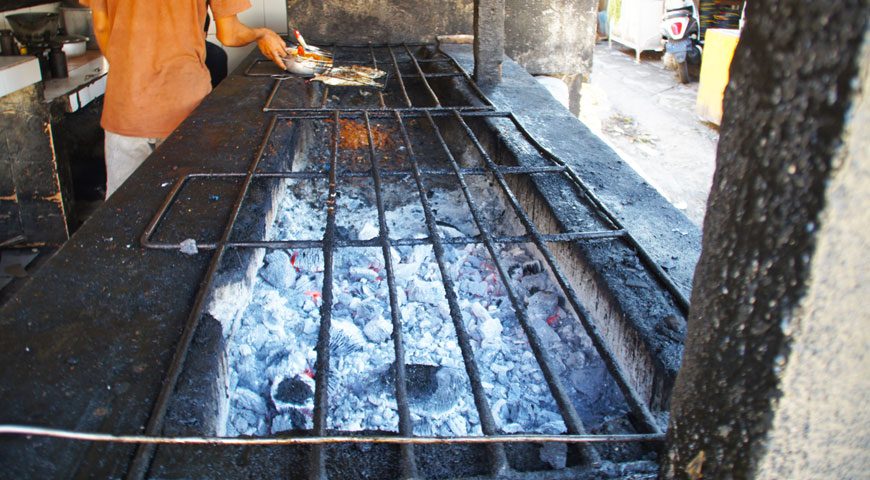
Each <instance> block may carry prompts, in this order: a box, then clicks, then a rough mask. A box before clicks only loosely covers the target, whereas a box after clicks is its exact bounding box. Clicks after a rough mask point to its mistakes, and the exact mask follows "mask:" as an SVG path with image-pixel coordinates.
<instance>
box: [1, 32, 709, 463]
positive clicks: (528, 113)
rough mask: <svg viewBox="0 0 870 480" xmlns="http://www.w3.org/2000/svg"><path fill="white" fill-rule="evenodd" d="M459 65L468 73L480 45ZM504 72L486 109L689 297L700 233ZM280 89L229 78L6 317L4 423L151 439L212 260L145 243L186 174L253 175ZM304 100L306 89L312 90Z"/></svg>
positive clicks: (66, 459) (100, 455)
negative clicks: (582, 190)
mask: <svg viewBox="0 0 870 480" xmlns="http://www.w3.org/2000/svg"><path fill="white" fill-rule="evenodd" d="M451 53H452V54H454V55H455V56H456V58H457V59H459V61H460V62H461V63H463V65H465V67H466V70H467V71H471V68H470V62H471V58H472V52H471V49H470V47H457V48H456V49H454V50H452V52H451ZM255 55H256V54H255ZM243 66H246V64H243ZM504 71H505V76H504V79H505V81H504V82H503V83H502V84H501V85H500V86H499V87H497V88H495V89H494V90H493V91H491V92H490V93H489V95H490V98H492V99H493V100H494V101H495V102H496V105H497V106H498V107H499V108H504V109H510V110H513V111H514V112H515V113H516V114H517V116H518V117H519V118H520V121H522V122H523V124H524V125H526V127H527V128H529V130H530V131H531V133H532V134H533V135H535V137H536V138H537V139H538V140H540V141H541V143H543V144H544V145H545V146H546V147H547V148H549V149H551V150H552V151H553V152H554V153H555V154H557V155H559V156H560V157H561V158H563V159H565V160H566V161H568V162H569V163H570V164H572V166H573V167H574V169H575V170H576V171H577V172H578V174H580V176H581V177H582V178H584V179H585V180H586V181H587V182H589V183H590V184H591V185H592V187H593V188H595V189H596V192H597V193H598V195H599V196H600V197H601V198H602V199H603V200H604V201H605V202H606V203H607V204H608V206H609V207H610V208H611V209H612V210H613V211H614V212H615V213H616V215H617V216H618V217H619V218H620V219H621V220H622V221H623V222H624V223H625V224H626V226H627V227H628V228H629V229H630V230H631V231H632V232H633V233H634V234H635V235H636V236H637V237H638V238H639V239H640V241H641V242H642V243H644V244H645V246H646V247H647V249H648V250H649V251H650V253H651V254H652V256H653V258H654V259H656V261H657V262H659V263H660V264H663V265H666V266H668V268H669V271H670V272H671V274H672V275H673V276H674V277H675V279H676V281H677V283H678V284H680V285H682V286H683V287H684V288H685V289H687V286H688V285H690V284H691V273H692V268H693V264H694V261H695V258H696V256H697V252H698V247H699V239H700V232H698V231H697V229H696V228H695V227H693V226H692V224H691V223H690V222H689V221H688V219H686V217H685V216H684V215H682V214H681V213H680V212H679V211H677V210H676V209H674V208H673V207H671V206H670V205H669V204H667V202H666V201H665V200H664V199H663V198H662V197H661V196H660V195H658V194H657V193H656V192H655V191H654V190H653V189H652V188H651V187H649V186H648V185H647V184H646V183H645V182H643V180H642V179H640V177H639V176H637V175H636V174H635V173H634V172H633V171H631V170H630V168H629V167H628V166H627V165H625V164H624V162H622V161H620V160H619V158H618V156H616V154H615V153H613V151H612V150H610V149H609V148H608V147H606V146H605V145H604V143H603V142H601V141H600V140H599V139H598V138H596V137H595V136H594V135H592V134H591V133H590V132H589V131H588V129H586V128H585V127H584V126H583V125H582V124H581V123H580V122H579V121H577V120H576V119H574V118H573V117H571V115H570V113H569V112H568V111H567V110H565V109H564V108H563V107H562V106H561V105H559V104H558V103H557V102H556V101H555V100H554V99H552V98H551V97H550V96H549V94H548V93H547V92H546V91H545V90H544V89H543V88H542V87H540V86H539V85H538V84H537V82H535V81H534V79H533V78H532V77H531V76H530V75H528V73H526V72H525V71H523V70H522V69H521V68H519V67H518V66H517V65H516V64H515V63H513V62H511V61H509V60H508V59H505V69H504ZM272 86H273V81H272V80H271V79H269V78H262V77H261V78H249V77H244V76H243V75H241V74H240V71H237V72H235V73H234V74H233V75H231V76H230V77H229V78H227V79H226V80H225V81H224V82H223V83H222V84H221V86H220V87H219V88H218V89H217V90H216V91H215V92H214V93H213V94H212V95H211V96H209V97H207V98H206V99H205V100H204V101H203V103H202V104H201V105H200V106H199V107H198V108H197V109H196V110H195V111H194V112H193V114H192V115H191V116H190V117H189V118H188V119H187V120H185V122H184V123H183V124H182V125H181V126H180V127H179V129H178V130H176V132H174V133H173V135H172V136H170V138H169V139H168V140H167V141H166V142H165V143H164V144H163V146H161V147H160V148H159V149H158V150H157V151H156V152H155V154H154V155H152V156H151V157H150V158H149V159H148V160H147V161H146V162H145V164H144V165H143V166H142V167H141V168H140V169H138V170H137V171H136V172H135V173H134V174H133V176H132V177H131V178H130V180H129V181H128V182H126V183H125V184H124V185H123V186H122V187H121V188H120V189H119V190H118V191H117V192H116V193H115V195H113V197H112V198H111V199H109V201H108V202H106V204H105V205H104V206H103V207H101V208H100V209H99V210H98V211H97V212H96V213H95V214H94V215H93V216H92V218H91V219H89V220H88V221H87V222H86V223H85V224H84V225H83V226H82V227H81V228H80V229H79V231H78V232H76V234H75V235H74V236H73V237H72V238H71V239H70V241H68V242H67V243H66V244H65V245H64V246H63V247H62V248H61V249H60V250H59V252H58V253H57V255H56V256H55V257H54V258H52V259H51V260H50V261H49V262H48V263H47V264H46V265H45V266H44V267H43V268H42V269H41V270H40V272H39V273H38V274H37V275H35V277H34V278H33V279H32V280H31V281H30V282H29V283H28V284H27V285H25V286H24V287H23V288H22V289H21V290H20V291H19V293H18V294H17V295H16V296H15V298H14V299H12V300H11V301H10V302H9V303H8V304H6V305H4V306H3V308H2V309H0V329H2V333H3V334H2V335H0V362H2V363H3V365H4V373H3V375H2V378H0V392H2V395H0V422H2V423H23V424H32V425H42V426H53V427H59V428H66V429H74V430H82V431H100V432H111V433H117V434H136V433H141V432H142V431H143V428H144V425H145V424H146V422H147V419H148V415H149V413H150V411H151V408H152V405H153V402H154V401H155V399H156V396H157V394H158V392H159V390H160V385H161V382H162V380H163V378H164V375H165V372H166V369H167V367H168V365H169V362H170V361H171V359H172V356H173V354H174V351H175V347H176V342H177V340H178V338H179V337H180V334H181V332H182V330H183V327H184V324H185V322H186V320H187V318H188V313H189V310H190V308H191V305H192V303H193V301H194V298H195V296H196V293H197V291H198V290H199V287H200V282H201V279H202V278H203V276H204V274H205V271H206V269H207V267H208V264H209V262H210V260H211V256H212V255H211V253H210V252H207V251H201V252H200V253H198V254H196V255H192V256H186V255H183V254H181V253H179V252H177V251H156V250H145V249H143V248H142V247H141V245H140V242H139V237H140V235H141V234H142V232H143V231H144V229H145V227H146V225H147V223H148V221H149V220H150V219H151V218H152V217H153V216H154V215H155V213H156V212H157V210H158V208H159V207H160V204H161V203H162V201H163V199H164V198H165V196H166V195H167V193H168V191H169V189H170V188H171V185H172V184H173V183H174V182H176V181H177V180H178V179H179V178H181V176H182V175H183V174H184V173H187V172H204V171H228V172H240V173H242V172H245V171H246V169H247V167H248V165H249V164H250V162H251V161H252V160H253V158H254V156H255V154H256V152H257V150H258V148H259V147H260V144H261V142H262V141H263V138H264V135H265V132H266V129H267V127H268V124H269V121H270V119H271V116H270V115H269V114H266V113H264V112H263V111H262V107H263V105H264V103H265V100H266V98H267V96H268V94H269V92H270V90H271V88H272ZM299 90H300V92H306V91H307V90H306V87H305V86H304V84H303V83H302V82H300V88H299ZM302 95H304V93H300V96H302ZM305 102H306V99H305V98H300V99H299V102H298V103H299V104H300V105H301V104H306V103H305ZM554 132H556V133H554ZM231 197H232V195H230V194H221V195H219V200H218V201H219V202H232V200H233V198H231ZM194 207H196V205H194ZM184 233H185V232H184V231H183V229H182V228H180V227H178V228H176V227H175V226H172V225H170V226H168V227H167V228H166V231H165V232H164V234H163V235H165V236H166V237H167V238H175V239H176V240H178V241H180V240H181V239H183V238H185V237H184ZM173 235H175V236H173ZM176 236H177V237H179V238H176ZM674 257H677V258H674ZM133 452H134V447H131V446H129V445H121V444H96V443H94V444H88V443H80V442H72V441H67V440H50V439H44V438H34V439H24V438H21V437H7V438H2V439H0V463H2V465H3V467H4V469H5V472H4V474H9V475H10V476H12V477H17V478H26V477H30V478H58V477H74V476H76V474H77V473H78V474H84V475H89V476H93V477H99V478H114V477H120V476H123V473H124V472H125V471H126V469H127V468H128V463H129V460H130V458H131V455H132V454H133ZM188 452H189V451H188Z"/></svg>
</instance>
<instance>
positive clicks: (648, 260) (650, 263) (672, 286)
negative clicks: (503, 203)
mask: <svg viewBox="0 0 870 480" xmlns="http://www.w3.org/2000/svg"><path fill="white" fill-rule="evenodd" d="M509 118H510V119H511V121H512V122H513V123H514V125H515V126H516V128H517V129H518V130H519V131H520V133H521V134H522V135H523V136H524V137H525V138H526V140H527V141H528V142H529V143H531V144H532V146H533V147H535V148H536V149H538V151H540V152H541V153H542V154H543V155H544V156H545V157H547V158H548V159H549V160H551V161H552V162H554V163H556V164H557V165H560V166H563V167H565V168H566V173H567V175H568V176H569V177H570V178H571V180H572V181H574V182H575V183H576V184H577V186H578V187H580V189H582V191H583V193H584V194H585V196H586V197H587V198H588V199H589V201H590V202H592V204H593V205H594V206H595V207H596V208H597V209H598V210H600V211H601V212H602V213H603V214H604V215H605V216H606V218H607V219H608V220H609V221H610V222H611V223H612V224H613V225H614V226H615V227H616V228H617V229H619V230H625V231H626V240H627V241H628V242H629V244H630V245H631V247H632V248H634V249H635V250H636V251H637V252H638V253H639V254H640V257H641V261H643V262H644V264H645V265H646V266H647V267H649V268H651V269H652V270H653V272H654V274H655V276H656V277H657V278H658V280H659V282H661V284H662V285H663V286H664V287H665V289H667V290H668V292H669V293H670V294H671V295H672V296H673V297H674V300H675V301H676V303H677V305H678V306H679V307H680V310H681V311H682V313H683V315H688V313H689V304H690V302H689V299H688V298H687V297H686V296H685V295H684V294H683V292H682V290H680V288H679V287H678V286H677V284H676V283H674V281H673V279H672V278H671V277H670V275H668V274H667V273H666V272H665V271H664V270H663V269H662V268H661V266H659V264H658V263H656V262H655V261H654V260H653V259H652V257H651V256H650V255H649V253H648V252H647V251H646V249H645V248H643V246H641V244H640V242H638V241H637V238H635V236H634V235H632V234H631V232H630V231H628V229H626V228H625V226H624V225H623V224H622V222H620V221H619V219H618V218H617V217H616V215H614V214H613V212H611V211H610V209H609V208H608V207H607V205H605V204H604V202H602V201H601V200H600V199H599V198H598V196H597V195H595V192H593V191H592V189H591V188H590V187H589V185H587V184H586V182H585V181H583V179H581V178H580V176H578V175H577V174H576V173H575V172H574V170H573V169H572V168H571V167H570V166H569V165H568V164H567V163H566V162H565V161H564V160H562V159H561V158H559V157H558V156H557V155H556V154H554V153H552V152H550V151H549V150H548V149H547V148H545V147H544V146H543V145H541V144H540V143H539V142H538V141H537V140H536V139H535V137H533V136H532V135H531V134H530V133H529V132H528V130H526V128H525V127H524V126H523V125H522V124H521V123H520V121H519V119H517V117H516V116H515V115H514V114H513V113H511V114H510V115H509Z"/></svg>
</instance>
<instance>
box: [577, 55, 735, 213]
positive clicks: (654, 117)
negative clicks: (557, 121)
mask: <svg viewBox="0 0 870 480" xmlns="http://www.w3.org/2000/svg"><path fill="white" fill-rule="evenodd" d="M692 73H693V77H692V82H691V83H690V84H688V85H682V84H680V82H679V79H678V78H677V74H676V72H675V71H674V70H669V69H666V68H665V66H664V64H663V62H662V58H661V54H657V53H655V52H644V53H643V54H642V56H641V63H639V64H638V63H636V62H635V61H634V51H633V50H628V49H624V48H623V47H621V46H620V45H618V44H616V43H614V44H613V47H612V48H610V47H609V46H608V44H607V42H606V41H601V42H599V43H598V44H597V45H596V47H595V57H594V59H593V67H592V76H591V80H590V83H588V84H584V85H583V91H582V95H581V107H580V119H581V120H582V121H583V122H584V123H586V125H587V126H589V128H590V129H592V131H593V132H595V133H596V134H598V136H599V137H601V138H602V139H604V141H606V142H607V143H608V144H610V146H611V147H612V148H613V149H614V150H616V152H617V153H619V155H620V156H621V157H622V158H623V159H624V160H625V161H626V162H628V163H629V164H630V165H631V166H632V167H633V168H634V169H635V170H636V171H637V172H638V173H640V174H641V175H642V176H643V177H644V178H646V179H647V181H649V182H650V184H652V185H653V186H655V187H656V188H657V189H658V190H659V191H660V192H661V193H662V194H663V195H664V196H665V197H666V198H668V199H669V200H670V201H671V203H673V204H674V205H675V206H676V207H677V208H679V209H680V210H682V211H683V212H685V213H686V216H688V217H689V219H690V220H691V221H692V222H693V223H694V224H696V225H698V226H699V227H700V226H701V225H702V223H703V219H704V211H705V208H706V205H707V194H708V193H709V191H710V183H711V181H712V177H713V170H714V167H715V162H716V144H717V143H718V141H719V132H718V129H717V128H716V126H715V125H712V124H708V123H704V122H702V121H701V120H699V119H698V117H697V115H696V114H695V100H696V97H697V94H698V77H697V75H698V68H697V67H695V68H694V69H693V71H692Z"/></svg>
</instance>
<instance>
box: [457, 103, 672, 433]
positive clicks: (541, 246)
mask: <svg viewBox="0 0 870 480" xmlns="http://www.w3.org/2000/svg"><path fill="white" fill-rule="evenodd" d="M456 120H457V122H459V125H460V126H461V127H462V128H463V130H465V133H466V135H467V136H468V138H469V139H470V140H471V141H472V143H474V146H475V148H476V149H477V151H478V152H479V153H480V155H481V156H482V157H483V159H484V161H485V162H486V164H487V166H488V167H489V168H490V169H491V170H492V171H493V175H494V176H495V178H496V180H497V181H498V183H499V185H500V186H501V189H502V191H503V192H504V194H505V195H506V197H507V199H508V201H509V202H510V204H511V206H512V207H513V209H514V211H515V213H516V214H517V216H518V217H519V219H520V222H522V224H523V226H524V227H525V228H526V232H527V233H528V234H529V235H531V236H532V237H533V238H534V243H535V245H536V246H537V247H538V250H539V251H540V252H541V254H542V255H543V256H544V258H545V259H546V261H547V264H549V265H550V268H551V269H552V271H553V274H554V275H555V277H556V280H557V281H558V282H559V285H560V286H561V287H562V291H563V292H564V293H565V295H566V296H567V297H568V300H569V302H571V306H572V307H573V308H574V312H575V313H576V314H577V316H578V317H579V318H580V323H582V324H583V327H584V328H585V329H586V333H587V334H588V335H589V337H590V339H591V340H592V344H593V345H595V349H596V350H597V351H598V354H599V355H600V356H601V358H602V359H603V360H604V363H605V365H606V366H607V369H608V371H609V372H610V375H611V376H612V377H613V378H614V380H616V383H617V385H618V386H619V388H620V390H621V391H622V394H623V396H624V397H625V400H626V402H627V403H628V406H629V408H631V410H632V412H633V413H634V414H635V416H637V417H638V420H640V421H641V422H643V424H644V426H645V427H646V428H647V429H649V430H650V432H651V433H659V432H660V431H661V429H660V428H659V426H658V422H656V420H655V417H653V415H652V412H650V410H649V407H648V406H647V405H646V402H644V401H643V399H641V398H640V396H639V395H638V394H637V392H635V390H634V388H633V387H632V386H631V384H630V383H629V381H628V375H627V374H626V373H625V371H624V370H623V368H622V366H621V365H620V364H619V362H618V361H617V360H616V355H614V354H613V352H612V351H611V350H610V348H609V347H608V346H607V342H606V341H605V339H604V336H603V335H602V334H601V332H600V331H599V330H598V327H597V326H596V325H595V323H594V322H593V321H592V319H591V316H590V315H589V312H588V311H587V310H586V308H585V307H584V306H583V304H582V302H581V301H580V299H579V297H578V296H577V293H576V292H575V291H574V288H573V287H572V286H571V284H570V283H569V282H568V280H567V278H566V277H565V275H564V274H563V273H562V270H561V268H560V267H559V265H558V263H557V262H556V259H555V258H554V257H553V254H552V253H551V252H550V250H549V248H547V245H546V244H545V243H544V241H543V239H542V238H541V234H540V233H539V232H538V230H537V228H536V227H535V224H534V222H532V220H531V219H530V218H529V216H528V215H527V214H526V212H525V210H524V209H523V207H522V206H521V205H520V203H519V201H518V200H517V199H516V197H515V196H514V194H513V192H512V191H511V190H510V187H509V186H508V184H507V182H506V181H505V179H504V176H502V175H501V174H500V173H499V172H498V169H497V168H494V167H495V162H494V161H493V160H492V157H490V156H489V154H488V153H487V152H486V149H484V148H483V145H481V144H480V141H479V140H478V139H477V137H476V136H475V135H474V132H472V130H471V127H469V126H468V124H467V123H465V120H464V119H463V118H462V116H461V115H460V114H459V113H458V112H457V113H456ZM518 317H519V316H518ZM523 326H524V327H525V325H523ZM542 353H544V352H543V351H542ZM557 400H558V399H557ZM571 433H574V432H571Z"/></svg>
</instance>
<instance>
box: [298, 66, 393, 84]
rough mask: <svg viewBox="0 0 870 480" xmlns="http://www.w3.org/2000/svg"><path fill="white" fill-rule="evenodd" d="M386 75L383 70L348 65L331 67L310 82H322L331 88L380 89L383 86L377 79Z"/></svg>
mask: <svg viewBox="0 0 870 480" xmlns="http://www.w3.org/2000/svg"><path fill="white" fill-rule="evenodd" d="M384 75H386V72H384V71H383V70H378V69H376V68H371V67H364V66H362V65H350V66H340V67H332V68H330V69H329V70H327V71H325V72H323V73H321V74H320V75H317V76H316V77H314V78H312V79H311V80H312V81H316V82H323V83H325V84H326V85H331V86H363V87H376V88H380V87H382V86H383V85H382V84H381V83H379V82H377V79H379V78H381V77H383V76H384Z"/></svg>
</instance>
